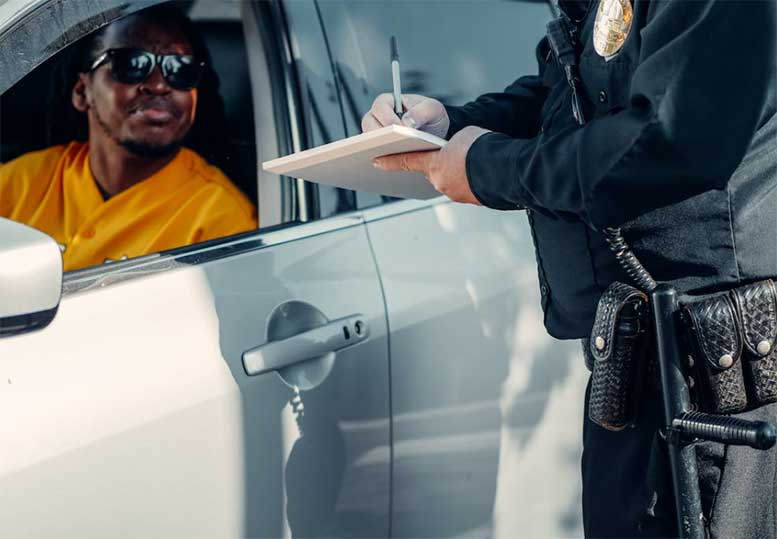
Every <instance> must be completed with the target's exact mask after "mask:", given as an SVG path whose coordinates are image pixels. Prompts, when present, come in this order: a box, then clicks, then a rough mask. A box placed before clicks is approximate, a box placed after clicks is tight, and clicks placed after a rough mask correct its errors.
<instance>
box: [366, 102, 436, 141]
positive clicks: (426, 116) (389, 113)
mask: <svg viewBox="0 0 777 539" xmlns="http://www.w3.org/2000/svg"><path fill="white" fill-rule="evenodd" d="M402 110H404V111H405V113H404V114H403V115H402V118H401V119H400V118H399V117H398V116H397V115H396V113H395V112H394V96H393V95H392V94H380V95H379V96H378V97H376V98H375V101H374V102H373V103H372V108H370V110H369V111H368V112H367V114H365V115H364V117H363V118H362V131H364V132H365V133H366V132H367V131H372V130H373V129H379V128H381V127H385V126H387V125H392V124H394V125H406V126H408V127H414V128H415V129H419V130H421V131H425V132H427V133H431V134H432V135H436V136H438V137H440V138H444V137H445V135H447V134H448V127H449V126H450V120H449V119H448V113H447V112H445V107H444V106H443V104H442V103H440V102H439V101H438V100H436V99H432V98H431V97H425V96H422V95H416V94H405V95H403V96H402Z"/></svg>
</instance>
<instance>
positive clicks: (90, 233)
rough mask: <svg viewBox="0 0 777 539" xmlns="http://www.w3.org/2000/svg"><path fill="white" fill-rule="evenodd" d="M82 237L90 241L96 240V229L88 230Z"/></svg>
mask: <svg viewBox="0 0 777 539" xmlns="http://www.w3.org/2000/svg"><path fill="white" fill-rule="evenodd" d="M81 235H82V236H83V237H85V238H86V239H88V240H89V239H92V238H94V228H87V229H86V230H84V231H83V232H82V233H81Z"/></svg>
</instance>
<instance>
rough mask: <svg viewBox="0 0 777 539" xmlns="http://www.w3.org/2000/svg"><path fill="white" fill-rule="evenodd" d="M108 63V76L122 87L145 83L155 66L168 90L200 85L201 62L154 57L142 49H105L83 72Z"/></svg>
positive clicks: (187, 57) (181, 56) (182, 57)
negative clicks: (109, 74)
mask: <svg viewBox="0 0 777 539" xmlns="http://www.w3.org/2000/svg"><path fill="white" fill-rule="evenodd" d="M108 62H110V64H111V77H113V79H114V80H115V81H117V82H121V83H123V84H140V83H142V82H145V81H146V80H148V78H149V77H150V76H151V73H153V72H154V68H155V67H156V66H159V68H160V69H161V70H162V76H163V77H164V79H165V80H166V81H167V84H169V85H170V87H171V88H174V89H176V90H182V91H187V90H191V89H192V88H194V87H195V86H197V84H198V83H199V82H200V76H201V75H202V70H203V68H204V67H205V62H198V61H197V60H196V59H195V58H194V56H191V55H188V54H154V53H153V52H148V51H145V50H143V49H136V48H122V49H108V50H107V51H105V52H104V53H102V54H101V55H100V56H98V57H97V58H96V59H95V61H94V62H92V65H91V66H90V67H89V69H88V70H87V71H88V72H91V71H94V70H95V69H97V68H98V67H100V66H101V65H103V64H107V63H108Z"/></svg>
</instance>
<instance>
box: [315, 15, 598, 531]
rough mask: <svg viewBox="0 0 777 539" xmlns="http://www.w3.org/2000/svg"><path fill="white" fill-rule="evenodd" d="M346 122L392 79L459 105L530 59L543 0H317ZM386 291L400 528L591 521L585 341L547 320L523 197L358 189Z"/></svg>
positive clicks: (528, 67)
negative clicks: (558, 333) (583, 472)
mask: <svg viewBox="0 0 777 539" xmlns="http://www.w3.org/2000/svg"><path fill="white" fill-rule="evenodd" d="M319 6H320V9H321V12H322V19H323V21H324V24H325V28H326V31H327V35H328V40H329V42H330V47H331V50H332V55H333V63H334V64H335V69H336V71H337V72H338V76H339V81H340V85H341V91H342V94H343V97H342V101H343V105H344V112H345V114H344V115H345V120H346V124H347V128H348V133H349V134H356V133H358V132H359V131H360V118H361V116H362V115H363V114H364V113H365V112H366V111H367V110H368V109H369V107H370V105H371V103H372V100H373V99H374V98H375V96H376V95H377V94H378V93H381V92H390V91H391V88H392V82H391V66H390V63H389V58H390V55H389V50H390V49H389V38H390V36H396V38H397V40H398V48H399V56H400V60H401V68H402V73H401V75H402V77H401V78H402V86H403V92H405V93H417V94H422V95H428V96H431V97H436V98H438V99H440V100H441V101H443V102H444V103H449V104H462V103H464V102H466V101H467V100H469V99H472V98H474V97H476V96H478V95H480V94H482V93H486V92H491V91H499V90H501V89H502V88H505V87H506V86H507V85H508V84H509V83H510V82H512V81H513V80H514V79H515V78H517V77H518V76H520V75H524V74H531V73H536V69H537V66H536V60H535V57H534V48H535V45H536V43H537V42H538V41H539V39H540V38H541V37H542V35H543V33H544V31H545V25H546V23H547V21H548V20H549V19H550V17H551V16H552V9H551V6H550V5H549V4H548V3H544V2H490V1H489V2H483V1H459V2H444V3H442V2H402V3H396V2H390V1H373V2H359V1H347V0H346V1H329V2H320V3H319ZM357 201H358V205H359V207H360V208H362V209H363V212H364V217H365V220H366V221H367V229H368V233H369V237H370V243H371V245H372V248H373V250H374V253H375V257H376V261H377V264H378V270H379V273H380V277H381V282H382V286H383V292H384V295H385V298H386V305H387V312H388V326H389V330H390V350H391V395H392V427H393V439H392V441H393V446H392V447H393V455H394V467H393V489H392V508H393V510H392V533H393V535H394V536H397V537H489V536H494V537H509V538H513V537H556V536H575V535H581V534H582V527H581V518H580V488H581V487H580V479H579V471H578V470H579V458H580V449H581V442H580V425H581V424H582V398H583V392H584V387H585V380H586V371H585V368H584V366H583V363H582V360H581V358H580V354H579V344H577V343H569V342H566V343H563V342H560V341H555V340H553V339H551V338H550V337H548V336H547V335H546V333H545V330H544V328H543V325H542V311H541V309H540V289H539V286H538V280H537V275H536V269H535V260H534V249H533V246H532V239H531V234H530V231H529V228H528V226H527V221H526V216H525V214H524V213H522V212H496V211H492V210H488V209H484V208H476V207H473V206H468V205H461V204H453V203H451V202H449V201H447V200H446V199H444V198H440V199H435V200H432V201H428V202H415V201H392V200H390V199H387V198H386V197H380V196H375V195H369V194H367V193H357Z"/></svg>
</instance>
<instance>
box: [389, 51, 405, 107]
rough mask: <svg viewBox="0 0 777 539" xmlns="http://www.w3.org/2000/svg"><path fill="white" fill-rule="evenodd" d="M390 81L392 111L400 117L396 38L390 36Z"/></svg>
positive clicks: (400, 86)
mask: <svg viewBox="0 0 777 539" xmlns="http://www.w3.org/2000/svg"><path fill="white" fill-rule="evenodd" d="M391 81H392V83H393V85H394V112H396V113H397V116H399V117H400V118H401V117H402V112H403V110H402V83H401V82H400V80H399V51H398V50H397V38H396V37H394V36H391Z"/></svg>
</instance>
